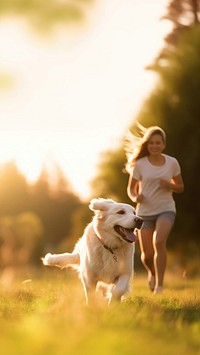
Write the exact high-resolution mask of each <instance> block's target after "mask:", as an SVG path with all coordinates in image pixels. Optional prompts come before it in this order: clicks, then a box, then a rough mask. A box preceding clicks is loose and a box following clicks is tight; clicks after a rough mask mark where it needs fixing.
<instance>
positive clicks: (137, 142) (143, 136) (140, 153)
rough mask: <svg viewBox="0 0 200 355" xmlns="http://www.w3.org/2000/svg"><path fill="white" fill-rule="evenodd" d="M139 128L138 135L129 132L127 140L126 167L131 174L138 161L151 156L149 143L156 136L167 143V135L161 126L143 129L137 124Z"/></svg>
mask: <svg viewBox="0 0 200 355" xmlns="http://www.w3.org/2000/svg"><path fill="white" fill-rule="evenodd" d="M136 124H137V127H138V131H139V133H138V135H134V134H133V133H131V132H130V131H129V132H128V134H127V136H126V140H125V152H126V157H127V163H126V165H125V170H126V172H128V173H130V171H131V170H132V168H133V166H134V165H135V163H136V161H137V160H139V159H141V158H143V157H145V156H147V155H149V152H148V149H147V143H148V141H149V139H150V138H151V137H152V136H153V135H154V134H159V135H160V136H161V137H162V139H163V142H164V143H166V134H165V132H164V131H163V129H162V128H160V127H159V126H151V127H148V128H145V127H143V126H142V125H141V124H140V123H139V122H136Z"/></svg>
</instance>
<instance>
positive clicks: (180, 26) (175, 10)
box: [147, 0, 200, 71]
mask: <svg viewBox="0 0 200 355" xmlns="http://www.w3.org/2000/svg"><path fill="white" fill-rule="evenodd" d="M199 16H200V0H171V1H170V2H169V4H168V6H167V11H166V14H165V15H164V16H163V17H162V18H161V19H162V20H167V21H170V23H171V25H172V30H171V32H170V33H169V34H168V35H167V36H166V37H165V39H164V42H165V45H164V47H163V48H162V50H161V52H160V53H159V54H158V56H157V57H156V59H155V61H154V63H153V64H151V65H149V66H148V67H147V69H152V70H156V71H158V70H159V68H160V67H163V66H165V65H166V62H167V60H168V56H169V55H170V54H171V53H173V51H174V50H175V51H176V46H177V43H178V40H179V37H180V35H181V34H182V33H183V32H186V31H188V30H189V29H190V28H191V27H192V26H193V25H197V24H199Z"/></svg>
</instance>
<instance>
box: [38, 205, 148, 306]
mask: <svg viewBox="0 0 200 355" xmlns="http://www.w3.org/2000/svg"><path fill="white" fill-rule="evenodd" d="M89 208H90V209H91V210H92V211H94V212H95V216H94V218H93V220H92V222H91V223H90V224H89V225H88V226H87V227H86V229H85V232H84V234H83V236H82V237H81V238H80V239H79V241H78V243H77V244H76V246H75V248H74V250H73V252H72V253H64V254H54V255H52V254H47V255H46V256H45V257H44V258H43V259H42V260H43V264H44V265H50V266H57V267H60V268H67V267H72V268H74V269H76V270H78V272H79V276H80V279H81V281H82V284H83V287H84V291H85V297H86V302H87V304H88V301H89V299H90V295H92V293H94V290H95V289H96V286H97V284H98V282H103V284H104V287H103V289H104V291H105V285H107V286H106V296H107V299H108V302H109V303H110V301H111V299H117V300H121V299H122V297H123V295H124V294H125V293H127V292H128V290H129V284H130V279H131V277H132V274H133V266H134V264H133V263H134V260H133V257H134V250H135V249H134V245H135V243H134V242H135V241H136V240H137V236H136V235H135V234H134V229H135V228H137V229H140V228H141V225H142V222H143V221H142V218H140V217H138V216H136V213H135V209H134V208H133V207H132V206H130V205H128V204H125V203H117V202H114V201H113V200H109V199H102V198H100V199H93V200H92V201H91V202H90V205H89ZM104 295H105V292H104Z"/></svg>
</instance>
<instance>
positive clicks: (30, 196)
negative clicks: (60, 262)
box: [0, 162, 82, 249]
mask: <svg viewBox="0 0 200 355" xmlns="http://www.w3.org/2000/svg"><path fill="white" fill-rule="evenodd" d="M54 168H55V170H54V179H53V182H52V181H51V178H50V177H51V175H49V173H47V172H46V171H43V172H42V173H41V176H40V178H39V179H38V181H37V182H36V183H35V184H34V185H32V186H30V185H29V184H28V183H27V181H26V180H25V178H24V177H23V176H22V175H21V174H20V173H19V172H18V170H17V168H16V166H15V164H14V163H12V162H11V163H7V164H4V165H3V166H2V167H1V170H0V216H1V221H2V223H3V224H2V231H3V232H2V231H1V238H2V240H3V239H7V238H8V237H5V233H8V234H13V238H14V239H15V240H17V236H18V237H19V235H20V239H21V240H22V239H23V244H25V245H27V242H26V240H28V239H29V242H28V244H29V247H30V245H31V240H35V242H36V240H37V238H38V236H40V237H41V238H42V239H43V243H42V244H43V245H45V247H46V248H48V249H51V248H54V247H55V246H56V245H58V244H59V243H60V242H61V241H62V240H63V239H64V238H67V236H69V235H71V234H72V228H73V225H72V216H73V215H74V213H75V211H76V210H77V209H80V206H81V205H82V202H81V201H80V200H79V198H78V196H76V195H75V193H73V191H72V190H71V186H70V185H69V183H68V182H67V180H66V179H65V178H64V175H63V174H62V171H61V170H60V169H59V168H58V167H57V166H55V167H54ZM6 221H7V222H6ZM8 221H9V223H8ZM5 223H7V224H5ZM5 227H6V228H7V229H5ZM6 230H7V232H6ZM17 244H18V243H16V245H17ZM16 247H17V246H16ZM14 249H15V248H14Z"/></svg>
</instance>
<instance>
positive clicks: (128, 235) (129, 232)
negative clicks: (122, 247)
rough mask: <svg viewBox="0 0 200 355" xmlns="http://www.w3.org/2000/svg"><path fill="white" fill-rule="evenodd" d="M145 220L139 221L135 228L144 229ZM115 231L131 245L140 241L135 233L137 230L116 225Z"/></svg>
mask: <svg viewBox="0 0 200 355" xmlns="http://www.w3.org/2000/svg"><path fill="white" fill-rule="evenodd" d="M142 223H143V220H142V218H140V219H138V220H137V222H136V225H135V228H137V229H140V228H141V227H142ZM114 228H115V231H116V232H117V233H118V234H119V235H120V236H121V237H122V238H123V239H124V240H125V241H126V242H129V243H133V242H136V241H137V240H138V236H137V235H136V233H134V230H135V228H124V227H122V226H119V225H116V226H115V227H114Z"/></svg>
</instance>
